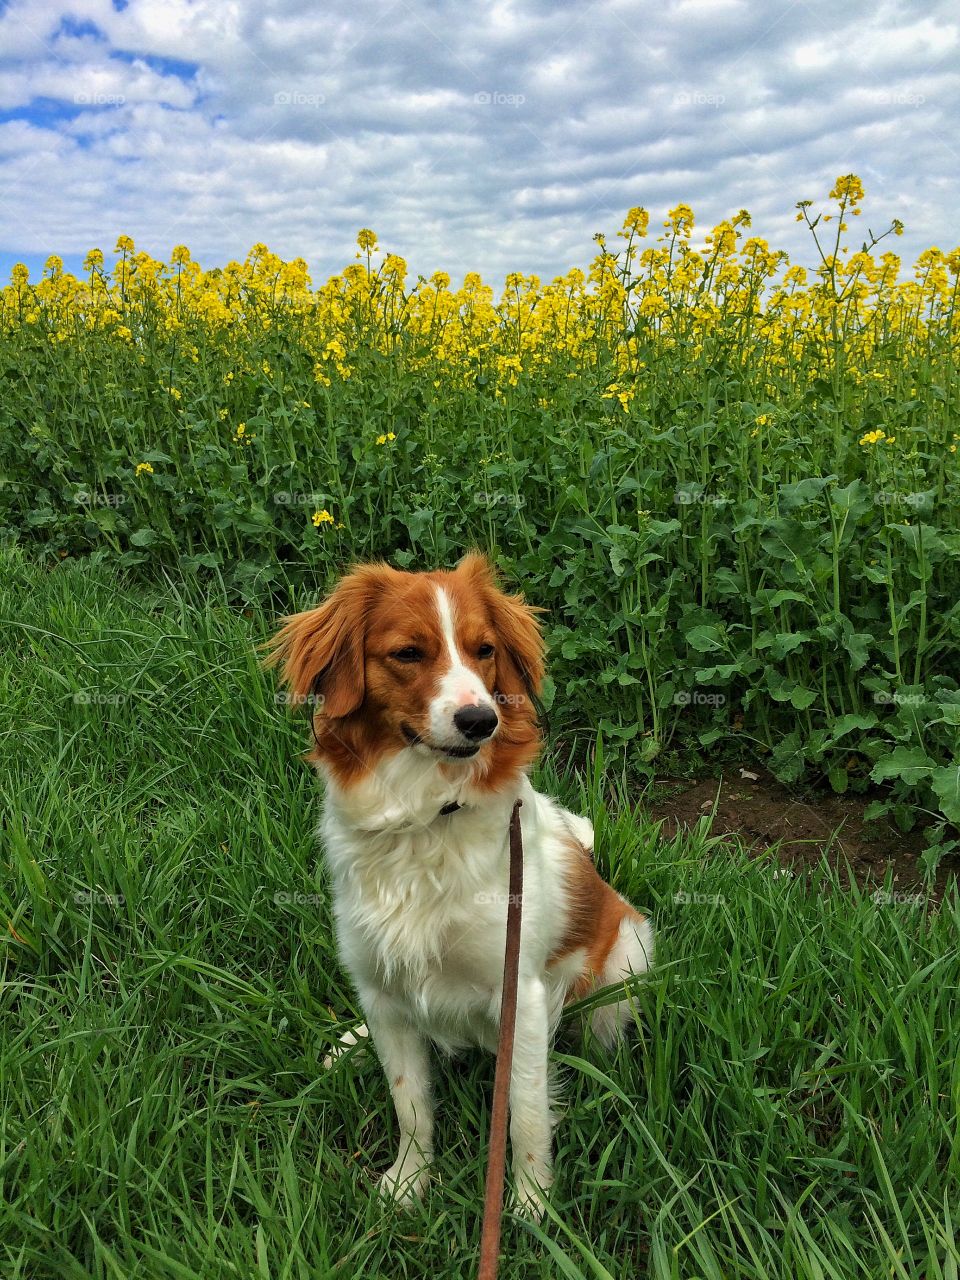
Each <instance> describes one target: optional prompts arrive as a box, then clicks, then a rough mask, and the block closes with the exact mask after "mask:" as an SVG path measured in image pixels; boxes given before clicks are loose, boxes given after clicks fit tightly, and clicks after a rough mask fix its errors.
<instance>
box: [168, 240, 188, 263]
mask: <svg viewBox="0 0 960 1280" xmlns="http://www.w3.org/2000/svg"><path fill="white" fill-rule="evenodd" d="M170 261H171V262H172V263H173V265H174V266H175V267H183V266H186V264H187V263H188V262H189V261H190V250H189V249H188V248H187V246H186V245H185V244H176V245H174V246H173V252H172V253H171V254H170Z"/></svg>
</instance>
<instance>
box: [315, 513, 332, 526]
mask: <svg viewBox="0 0 960 1280" xmlns="http://www.w3.org/2000/svg"><path fill="white" fill-rule="evenodd" d="M313 523H314V527H315V528H317V529H319V528H320V526H321V525H322V524H333V516H332V515H331V514H330V512H329V511H327V510H326V509H324V510H323V511H315V512H314V513H313Z"/></svg>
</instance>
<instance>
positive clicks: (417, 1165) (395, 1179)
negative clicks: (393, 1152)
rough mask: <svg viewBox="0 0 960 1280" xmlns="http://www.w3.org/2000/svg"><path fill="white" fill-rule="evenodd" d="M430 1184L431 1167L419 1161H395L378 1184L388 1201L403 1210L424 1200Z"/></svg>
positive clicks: (381, 1193) (408, 1159)
mask: <svg viewBox="0 0 960 1280" xmlns="http://www.w3.org/2000/svg"><path fill="white" fill-rule="evenodd" d="M429 1182H430V1165H429V1164H427V1163H426V1162H424V1161H422V1160H419V1159H411V1158H410V1157H408V1158H407V1159H406V1160H395V1161H394V1163H393V1164H392V1165H391V1166H390V1168H389V1169H388V1170H387V1172H386V1173H385V1174H384V1175H383V1176H382V1177H381V1179H380V1181H379V1183H378V1184H377V1190H378V1191H379V1193H380V1195H381V1196H383V1197H384V1199H386V1200H392V1201H393V1202H394V1204H398V1205H400V1206H401V1207H403V1208H410V1206H412V1205H414V1204H416V1203H417V1201H418V1200H422V1199H423V1197H424V1195H425V1194H426V1190H427V1186H428V1185H429Z"/></svg>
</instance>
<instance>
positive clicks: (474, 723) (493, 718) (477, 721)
mask: <svg viewBox="0 0 960 1280" xmlns="http://www.w3.org/2000/svg"><path fill="white" fill-rule="evenodd" d="M453 723H454V724H455V725H456V726H457V728H458V729H459V730H460V732H461V733H462V734H463V736H464V737H465V738H469V739H470V741H471V742H482V741H483V739H484V738H489V737H490V735H491V733H493V731H494V729H496V727H497V725H498V724H499V723H500V721H499V720H498V719H497V713H496V712H495V711H494V709H493V707H461V708H460V710H459V711H458V712H457V714H456V715H455V716H454V717H453Z"/></svg>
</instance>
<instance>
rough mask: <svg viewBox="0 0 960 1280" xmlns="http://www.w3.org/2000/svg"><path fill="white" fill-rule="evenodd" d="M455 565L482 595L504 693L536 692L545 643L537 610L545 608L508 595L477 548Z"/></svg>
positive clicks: (500, 683) (499, 679)
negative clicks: (495, 636)
mask: <svg viewBox="0 0 960 1280" xmlns="http://www.w3.org/2000/svg"><path fill="white" fill-rule="evenodd" d="M457 567H458V569H459V570H460V571H461V572H463V573H465V574H466V575H467V577H469V578H470V579H472V584H473V587H474V589H475V590H476V591H477V592H478V593H479V594H480V595H481V596H482V597H483V600H484V602H485V604H486V606H487V609H488V610H489V613H490V621H491V622H492V623H493V628H494V630H495V631H496V633H497V656H496V666H497V687H498V689H499V690H500V692H501V693H504V694H513V695H517V694H528V693H529V692H530V691H531V690H532V691H533V692H534V693H535V694H539V693H540V691H541V689H542V688H543V677H544V654H545V652H546V646H545V645H544V642H543V634H542V632H541V630H540V623H539V621H538V620H537V614H539V613H544V612H545V610H543V609H541V608H539V607H538V606H537V605H532V604H527V603H526V602H525V601H524V599H523V596H519V595H517V596H508V595H506V594H505V593H504V592H503V591H502V590H501V589H500V585H499V583H498V581H497V576H496V572H495V570H494V568H493V566H492V565H491V563H490V561H489V560H488V559H487V557H486V556H485V555H482V554H481V553H480V552H476V551H472V552H471V553H470V554H469V555H467V556H464V558H463V559H462V560H461V561H460V564H459V565H458V566H457Z"/></svg>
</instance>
